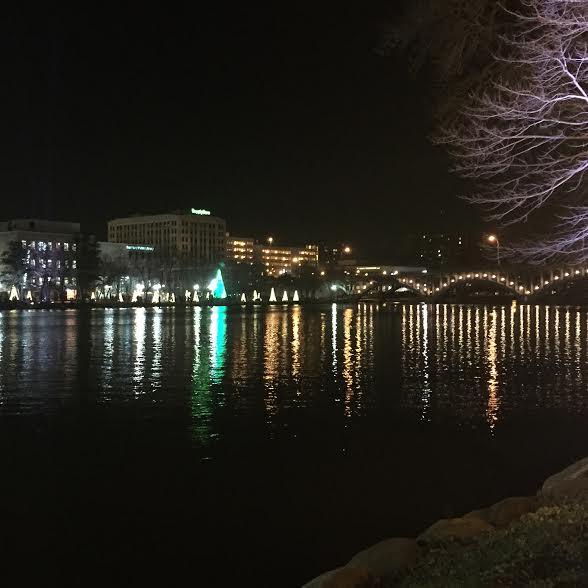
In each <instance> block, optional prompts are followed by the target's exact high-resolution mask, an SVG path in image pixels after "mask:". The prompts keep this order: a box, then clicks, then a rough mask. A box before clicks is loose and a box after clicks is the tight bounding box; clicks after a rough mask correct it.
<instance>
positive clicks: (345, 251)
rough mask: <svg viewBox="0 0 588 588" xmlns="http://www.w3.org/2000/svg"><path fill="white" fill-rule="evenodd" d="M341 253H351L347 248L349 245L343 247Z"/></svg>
mask: <svg viewBox="0 0 588 588" xmlns="http://www.w3.org/2000/svg"><path fill="white" fill-rule="evenodd" d="M343 253H351V247H349V245H347V246H345V247H344V248H343Z"/></svg>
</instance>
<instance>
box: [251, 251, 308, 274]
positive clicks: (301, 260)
mask: <svg viewBox="0 0 588 588" xmlns="http://www.w3.org/2000/svg"><path fill="white" fill-rule="evenodd" d="M253 257H254V260H255V261H257V262H259V263H261V264H262V265H263V266H264V268H265V272H266V273H267V274H268V275H270V276H277V275H280V274H295V273H298V271H299V270H300V268H301V267H303V266H310V267H318V261H319V248H318V245H304V246H303V247H288V246H285V245H274V244H264V245H261V244H258V245H254V246H253Z"/></svg>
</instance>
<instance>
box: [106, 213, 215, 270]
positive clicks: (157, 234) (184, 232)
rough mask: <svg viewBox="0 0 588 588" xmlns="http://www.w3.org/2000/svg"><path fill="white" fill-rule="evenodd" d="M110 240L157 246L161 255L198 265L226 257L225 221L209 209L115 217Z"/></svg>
mask: <svg viewBox="0 0 588 588" xmlns="http://www.w3.org/2000/svg"><path fill="white" fill-rule="evenodd" d="M108 240H109V241H110V242H113V243H133V244H135V245H148V246H152V247H155V248H156V249H157V251H158V253H159V254H160V255H170V256H178V257H182V258H187V259H190V260H191V261H193V262H194V263H195V264H197V265H204V264H215V263H218V262H219V261H221V260H223V259H224V258H225V254H226V223H225V220H224V219H222V218H219V217H216V216H211V214H210V211H209V210H203V209H195V208H192V209H191V210H190V211H187V212H174V213H170V214H158V215H149V216H131V217H126V218H116V219H113V220H111V221H109V223H108Z"/></svg>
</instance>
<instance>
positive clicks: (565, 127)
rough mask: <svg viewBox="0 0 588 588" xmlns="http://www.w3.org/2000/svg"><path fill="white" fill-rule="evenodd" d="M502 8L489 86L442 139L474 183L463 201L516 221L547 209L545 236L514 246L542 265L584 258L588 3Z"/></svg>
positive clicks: (569, 0) (568, 0)
mask: <svg viewBox="0 0 588 588" xmlns="http://www.w3.org/2000/svg"><path fill="white" fill-rule="evenodd" d="M504 10H505V12H506V13H507V14H508V15H509V16H510V17H512V26H511V28H510V32H509V33H508V34H507V35H503V36H502V37H501V43H500V49H499V50H498V51H497V52H496V54H495V56H494V59H495V60H496V62H497V63H498V64H499V66H500V67H498V68H497V70H496V71H497V72H498V73H496V74H495V75H494V76H493V78H492V80H491V82H490V83H489V84H487V85H485V87H482V88H480V89H478V90H475V91H474V92H472V93H471V95H470V98H469V99H468V100H467V101H466V102H465V103H464V105H463V107H462V108H461V112H460V115H459V116H458V117H457V118H455V119H454V120H453V122H452V123H451V124H449V125H447V126H446V127H445V128H444V129H443V130H442V132H441V133H440V135H439V137H438V139H437V140H438V141H439V142H440V143H444V144H446V145H448V147H449V150H450V152H451V154H452V155H453V157H454V160H455V162H456V163H455V169H456V171H457V172H458V173H459V174H460V175H462V176H463V177H466V178H470V179H472V180H474V181H475V183H476V185H477V186H478V190H477V191H476V192H475V193H473V194H471V195H470V196H469V197H468V198H469V200H470V201H471V202H473V203H475V204H479V205H482V206H483V207H485V208H486V209H487V210H488V213H489V218H490V219H491V220H493V221H495V222H496V221H497V222H500V223H502V224H512V223H516V222H519V221H525V220H527V219H528V218H529V217H530V216H531V215H534V217H535V216H537V211H538V210H539V209H543V210H546V209H547V212H548V214H549V215H550V217H549V220H550V225H549V231H548V232H549V234H550V236H549V237H548V238H542V239H535V240H534V241H532V242H531V241H528V242H526V243H523V244H521V245H520V246H518V247H517V248H513V250H512V251H511V253H514V254H516V255H518V257H519V258H522V259H526V260H530V261H536V262H542V261H545V260H549V259H554V258H556V257H557V258H563V259H564V260H566V261H568V262H570V263H572V262H580V261H585V260H586V259H588V249H587V248H586V245H587V244H586V242H585V240H586V238H587V237H588V201H587V200H586V196H587V193H586V189H587V186H586V184H585V182H584V175H585V173H586V170H587V169H588V0H521V2H520V3H519V8H518V9H516V10H515V11H510V10H508V9H506V8H504Z"/></svg>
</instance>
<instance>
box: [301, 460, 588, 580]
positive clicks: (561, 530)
mask: <svg viewBox="0 0 588 588" xmlns="http://www.w3.org/2000/svg"><path fill="white" fill-rule="evenodd" d="M587 529H588V458H585V459H583V460H581V461H578V462H576V463H574V464H572V465H571V466H569V467H567V468H566V469H564V470H562V471H561V472H559V473H557V474H554V475H553V476H551V477H549V478H548V479H547V480H545V482H544V483H543V485H542V486H541V489H540V490H539V491H538V492H537V494H536V495H535V496H517V497H510V498H505V499H504V500H502V501H500V502H498V503H496V504H494V505H492V506H489V507H487V508H482V509H479V510H474V511H471V512H469V513H466V514H464V515H463V516H461V517H458V518H454V519H441V520H439V521H437V522H435V523H434V524H432V525H431V526H430V527H428V528H427V529H425V530H424V531H423V532H422V533H421V534H420V535H419V536H418V537H416V538H404V537H402V538H397V537H395V538H391V539H386V540H384V541H381V542H380V543H377V544H376V545H373V546H371V547H369V548H367V549H365V550H363V551H361V552H360V553H358V554H356V555H355V556H354V557H352V558H351V560H350V561H349V562H348V563H347V564H346V565H344V566H343V567H341V568H337V569H335V570H331V571H329V572H326V573H325V574H323V575H321V576H319V577H318V578H315V579H314V580H311V581H310V582H309V583H307V584H305V585H304V587H303V588H386V587H392V586H394V587H396V586H398V587H406V588H408V587H411V588H412V587H415V588H416V587H419V588H423V587H431V588H434V587H435V588H441V587H443V588H445V587H448V586H455V587H461V586H472V587H473V586H476V587H477V586H479V587H495V586H586V585H588V532H587Z"/></svg>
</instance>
